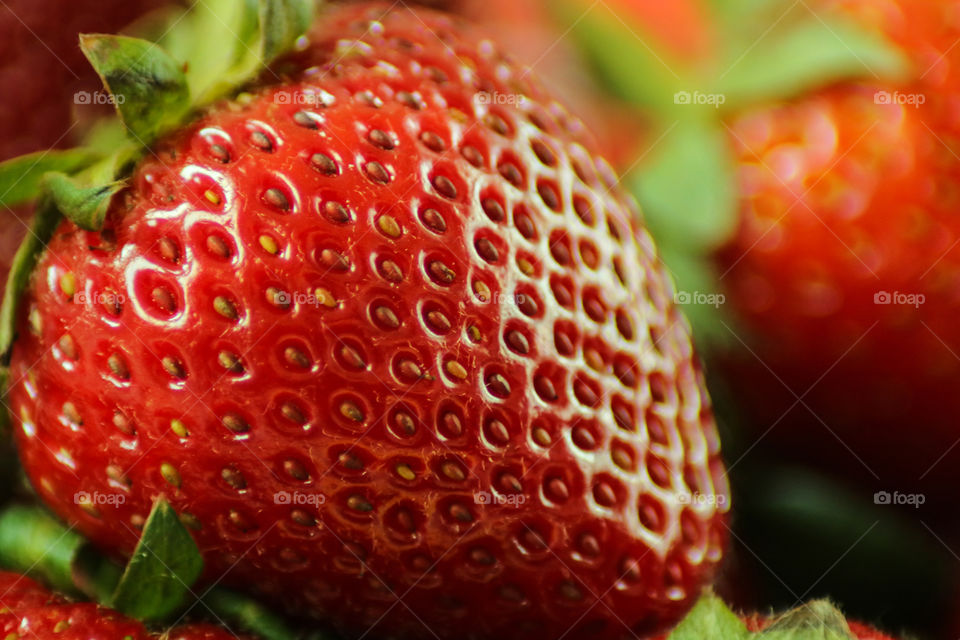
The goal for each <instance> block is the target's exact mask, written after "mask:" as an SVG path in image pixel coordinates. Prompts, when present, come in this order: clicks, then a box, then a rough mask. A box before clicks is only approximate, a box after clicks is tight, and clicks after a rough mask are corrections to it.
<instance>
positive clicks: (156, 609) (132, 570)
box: [110, 496, 203, 621]
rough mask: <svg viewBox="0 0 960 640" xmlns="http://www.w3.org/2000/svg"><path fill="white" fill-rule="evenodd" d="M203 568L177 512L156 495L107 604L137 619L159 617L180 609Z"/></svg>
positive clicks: (199, 556) (197, 551)
mask: <svg viewBox="0 0 960 640" xmlns="http://www.w3.org/2000/svg"><path fill="white" fill-rule="evenodd" d="M202 571H203V557H202V556H201V555H200V550H199V549H198V548H197V544H196V542H194V540H193V537H192V536H191V535H190V533H189V532H188V531H187V529H186V527H185V526H184V525H183V523H182V522H180V518H179V517H178V516H177V513H176V512H175V511H174V510H173V507H171V506H170V503H169V502H167V500H166V498H164V497H163V496H160V497H159V498H157V500H156V502H154V505H153V509H152V510H151V512H150V516H149V517H148V518H147V522H146V524H145V525H144V527H143V533H142V534H141V535H140V542H139V543H137V548H136V549H135V550H134V552H133V556H132V557H131V558H130V562H129V563H128V564H127V566H126V569H124V571H123V576H121V578H120V583H119V584H118V585H117V588H116V591H114V593H113V597H112V598H111V602H110V605H111V606H112V607H113V608H115V609H117V610H118V611H120V612H121V613H125V614H127V615H129V616H131V617H134V618H137V619H139V620H148V621H149V620H163V619H164V618H166V617H167V616H169V615H170V614H172V613H173V612H175V611H177V610H178V609H180V608H182V607H183V606H184V605H185V604H186V602H187V599H188V597H189V596H190V595H191V591H190V588H191V587H192V586H193V584H194V582H195V581H196V580H197V578H199V577H200V573H201V572H202Z"/></svg>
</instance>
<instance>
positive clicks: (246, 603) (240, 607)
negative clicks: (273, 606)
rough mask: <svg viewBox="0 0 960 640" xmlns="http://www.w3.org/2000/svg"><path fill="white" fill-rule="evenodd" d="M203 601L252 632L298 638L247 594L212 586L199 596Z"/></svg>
mask: <svg viewBox="0 0 960 640" xmlns="http://www.w3.org/2000/svg"><path fill="white" fill-rule="evenodd" d="M203 602H204V604H206V606H207V607H209V608H210V610H211V611H213V612H214V613H215V614H216V615H217V617H219V618H222V619H224V620H229V621H230V622H231V623H232V625H231V626H234V627H237V628H238V629H241V630H243V631H246V632H249V633H252V634H255V635H256V636H257V637H258V638H263V639H264V640H298V638H300V635H299V634H297V633H294V632H293V631H291V630H290V629H289V628H288V627H287V624H286V622H284V620H283V618H282V617H280V616H278V615H276V614H275V613H273V612H272V611H271V610H269V609H267V608H266V607H264V606H263V605H261V604H260V603H258V602H256V601H254V600H251V599H250V598H249V596H246V595H243V594H240V593H237V592H236V591H230V590H227V589H214V590H212V591H210V592H208V593H206V594H204V596H203ZM312 638H313V639H315V640H334V637H333V636H330V635H326V634H317V635H315V636H313V637H312Z"/></svg>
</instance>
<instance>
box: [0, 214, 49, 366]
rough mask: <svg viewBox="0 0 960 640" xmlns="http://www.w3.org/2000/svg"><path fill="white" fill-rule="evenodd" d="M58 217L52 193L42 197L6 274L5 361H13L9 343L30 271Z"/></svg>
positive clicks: (0, 337) (1, 349)
mask: <svg viewBox="0 0 960 640" xmlns="http://www.w3.org/2000/svg"><path fill="white" fill-rule="evenodd" d="M59 221H60V212H59V211H58V210H57V207H56V205H54V204H53V202H52V200H51V199H50V198H49V197H44V198H42V199H41V200H40V203H39V204H38V206H37V209H36V211H35V212H34V216H33V224H32V225H31V227H30V231H29V232H28V233H27V236H26V238H24V240H23V242H22V243H21V244H20V246H19V247H18V248H17V253H16V254H14V257H13V263H12V264H11V265H10V273H9V274H7V287H6V289H5V290H4V292H3V304H2V305H0V358H2V361H3V364H4V365H6V364H7V363H9V361H10V347H11V346H12V345H13V339H14V335H15V332H16V321H17V311H18V309H19V307H20V300H21V299H22V297H23V293H24V291H25V290H26V288H27V285H28V284H29V282H30V274H31V273H33V268H34V267H35V266H36V264H37V259H38V258H39V257H40V253H41V252H42V251H43V250H44V248H45V247H46V246H47V242H49V241H50V238H51V237H53V231H54V229H56V227H57V223H58V222H59Z"/></svg>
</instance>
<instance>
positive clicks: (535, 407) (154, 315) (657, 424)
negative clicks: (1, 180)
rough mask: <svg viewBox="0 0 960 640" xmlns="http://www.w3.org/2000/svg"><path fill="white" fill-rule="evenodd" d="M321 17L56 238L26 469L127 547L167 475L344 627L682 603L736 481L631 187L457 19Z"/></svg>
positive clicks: (700, 580)
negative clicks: (241, 93) (93, 220)
mask: <svg viewBox="0 0 960 640" xmlns="http://www.w3.org/2000/svg"><path fill="white" fill-rule="evenodd" d="M371 19H373V21H371ZM310 41H311V44H310V45H309V46H308V47H307V48H306V49H305V50H304V51H303V52H302V53H300V54H298V56H296V57H295V58H293V59H291V60H288V61H287V62H286V63H285V64H280V65H278V66H277V69H278V70H279V69H285V70H286V71H285V72H284V73H285V74H286V75H285V76H284V77H283V80H282V82H280V84H277V85H274V86H265V87H262V88H260V89H254V90H252V93H251V95H250V96H249V97H248V98H246V99H244V100H243V101H242V102H237V103H232V104H223V105H221V106H219V107H217V108H215V109H213V110H211V111H210V112H209V113H207V114H206V115H205V116H203V117H202V118H200V119H199V120H198V121H196V122H194V123H193V124H191V125H189V126H187V127H185V128H183V129H182V130H181V131H179V132H177V133H175V134H174V135H172V136H170V137H168V138H167V139H165V140H163V141H161V142H160V143H158V144H156V145H155V146H154V151H155V154H154V155H151V156H149V157H148V158H147V159H145V160H144V161H142V162H141V163H140V164H139V166H138V167H137V168H136V169H135V171H134V175H133V176H132V178H131V180H130V187H129V188H128V189H127V190H126V191H125V192H124V193H123V194H122V196H120V197H118V198H117V201H116V202H115V203H114V204H115V206H114V207H113V208H112V209H111V211H110V214H109V217H108V219H109V222H108V228H107V229H106V230H105V231H103V232H102V233H88V232H83V231H80V230H78V229H77V228H76V227H74V226H73V225H71V224H69V223H64V224H62V225H61V227H60V228H59V230H58V232H57V233H56V235H55V237H54V238H53V240H52V241H51V242H50V244H49V248H48V251H47V252H46V253H45V254H44V255H43V257H42V258H41V260H40V263H39V266H38V268H37V270H36V272H35V274H34V278H33V281H32V288H31V290H30V292H29V294H28V298H27V300H26V301H25V305H24V306H25V313H23V315H22V318H21V322H20V325H19V329H20V335H21V339H20V341H19V343H18V344H17V345H16V347H15V352H14V356H13V360H12V363H11V380H13V381H14V383H13V384H12V388H11V391H10V401H11V406H12V408H13V413H14V414H15V415H16V416H17V417H18V429H17V438H18V442H19V446H20V453H21V458H22V462H23V465H24V468H25V469H26V471H27V473H28V475H29V476H30V478H31V480H32V482H33V484H34V486H35V487H36V488H37V491H38V493H39V495H40V496H41V497H42V498H43V500H44V501H45V502H46V503H47V504H48V505H50V506H51V507H52V508H53V509H54V510H55V511H56V512H57V513H59V514H60V515H61V516H63V517H64V518H65V519H67V520H68V521H69V522H70V523H71V524H74V525H76V526H77V527H78V529H79V530H81V531H82V532H84V533H85V534H86V535H88V536H89V537H90V538H91V539H92V540H94V541H95V542H96V543H98V544H99V545H100V546H101V547H103V548H105V549H113V550H116V551H119V552H129V551H130V550H131V549H132V548H133V547H134V545H135V543H136V540H137V536H138V532H137V527H138V526H140V525H141V524H142V523H143V519H144V517H145V516H146V515H147V513H148V512H149V510H150V506H151V504H152V502H153V500H154V499H155V498H156V497H157V496H158V495H160V494H166V496H167V497H168V498H169V500H170V502H171V504H172V505H173V506H174V507H175V508H176V509H177V511H178V512H180V513H181V514H182V516H183V518H184V520H185V522H187V523H188V524H189V525H190V526H192V527H193V529H194V535H195V538H196V540H197V542H198V544H199V546H200V548H201V550H202V551H203V553H204V555H205V560H206V563H207V569H208V573H207V575H208V578H211V579H220V578H221V576H222V575H223V574H224V573H228V575H227V576H226V577H225V578H224V582H225V583H227V584H233V585H239V586H244V587H247V588H250V589H255V590H257V591H258V592H260V593H261V594H263V595H265V596H267V597H269V598H271V599H272V600H273V601H275V602H278V603H280V604H282V605H285V606H286V607H287V608H288V609H289V610H290V611H292V612H294V613H296V614H298V615H302V616H313V617H316V618H322V619H325V620H329V621H330V622H332V623H333V624H335V625H336V626H337V627H339V628H340V629H342V630H344V631H346V632H348V633H350V634H360V633H365V632H367V631H371V632H372V633H373V634H374V635H377V634H381V633H383V632H384V629H389V630H390V633H391V634H392V635H394V636H397V637H422V636H423V635H424V634H426V633H428V632H427V630H426V629H425V628H424V626H427V627H428V628H429V630H430V633H431V635H435V636H437V637H440V638H453V637H457V638H461V637H464V636H465V635H466V637H495V636H496V637H503V638H521V637H522V638H529V637H537V638H543V639H549V638H559V637H567V638H580V637H590V638H597V639H604V638H620V637H622V636H623V635H624V634H628V632H630V631H632V632H634V633H638V634H646V633H648V632H651V631H654V630H657V629H662V628H665V627H666V626H668V625H670V624H672V623H674V622H676V620H678V619H679V617H680V616H681V615H682V614H683V612H684V611H685V610H686V609H687V608H689V606H690V605H691V603H692V601H693V599H695V598H696V597H697V595H698V594H699V591H700V588H701V586H702V585H703V584H704V583H705V582H707V581H709V580H710V578H711V577H712V575H713V572H714V569H715V567H716V565H717V563H718V562H719V561H720V559H721V555H722V548H723V543H724V538H725V535H724V533H725V526H724V521H723V514H724V512H725V511H726V509H727V504H728V503H727V489H726V480H725V475H724V470H723V465H722V462H721V460H720V456H719V443H718V440H717V435H716V430H715V426H714V421H713V417H712V414H711V410H710V404H709V400H708V398H707V395H706V393H705V391H704V388H703V384H702V375H701V373H700V371H699V368H698V366H697V364H696V362H695V359H694V356H693V354H692V349H691V345H690V338H689V335H688V329H687V326H686V323H685V321H684V320H683V319H682V317H681V316H680V314H679V312H678V311H677V310H676V309H675V308H674V307H673V306H672V304H671V298H672V291H671V286H670V284H669V281H668V279H667V277H666V276H665V274H664V272H663V270H662V268H661V266H660V264H659V262H658V259H657V257H656V254H655V250H654V248H653V246H652V243H651V240H650V237H649V235H648V234H647V233H646V232H645V231H644V230H643V229H640V228H636V226H635V225H636V223H635V222H632V220H633V219H634V218H633V217H632V216H631V206H632V205H631V203H630V200H629V199H628V198H627V196H625V195H624V193H623V192H622V191H621V190H620V188H619V187H618V186H617V185H616V178H615V177H614V176H613V175H612V172H611V171H610V170H609V168H608V167H607V165H606V164H605V163H604V162H603V161H602V160H598V159H596V158H594V157H593V155H592V153H591V149H592V148H593V144H592V143H591V142H590V140H589V138H588V136H587V135H586V133H585V132H584V131H583V130H582V128H581V127H580V126H579V125H578V124H577V121H576V120H575V119H573V118H572V117H571V116H570V115H569V114H568V113H567V112H566V111H565V110H564V109H563V108H562V107H560V106H559V105H558V104H557V103H555V102H553V101H551V100H549V99H548V98H547V96H546V95H545V94H544V93H543V92H542V91H541V90H540V89H539V88H538V87H537V86H536V85H535V84H533V83H532V82H531V81H530V80H529V78H528V76H527V74H526V72H524V71H520V70H518V69H516V68H515V67H513V66H512V65H511V64H510V63H509V62H508V61H507V60H506V59H505V58H504V57H503V56H501V55H500V54H499V53H498V52H497V49H496V48H495V47H494V46H493V45H491V44H490V43H489V41H486V40H478V39H476V38H475V37H474V36H473V35H471V34H470V32H469V30H468V29H467V28H466V27H464V26H463V25H461V24H460V23H457V22H455V21H453V20H452V19H451V18H448V17H445V16H442V15H440V14H436V13H432V12H422V13H414V12H412V11H411V10H409V9H394V10H389V9H388V6H387V5H377V4H374V5H364V6H360V7H354V6H347V7H339V8H334V9H333V10H332V11H331V12H330V13H328V14H326V15H325V16H323V18H322V19H321V20H320V21H319V22H318V24H317V27H316V29H315V31H314V32H313V33H312V34H311V36H310ZM269 77H270V78H271V79H273V78H274V76H272V75H270V76H269ZM273 81H274V82H277V80H275V79H274V80H273ZM487 96H502V97H504V98H505V99H504V100H498V101H497V102H498V103H497V104H493V105H491V104H488V103H489V102H490V100H488V99H487V98H486V97H487ZM521 96H522V98H523V99H519V98H520V97H521ZM79 491H85V492H87V495H89V496H96V495H118V494H119V495H122V496H123V497H124V500H122V501H121V500H113V501H107V500H102V501H99V502H96V501H85V500H75V495H76V493H77V492H79ZM465 629H469V631H466V632H465Z"/></svg>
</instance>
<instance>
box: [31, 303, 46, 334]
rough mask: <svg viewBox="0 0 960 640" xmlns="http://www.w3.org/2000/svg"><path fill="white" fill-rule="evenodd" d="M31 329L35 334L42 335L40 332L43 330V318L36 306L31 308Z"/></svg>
mask: <svg viewBox="0 0 960 640" xmlns="http://www.w3.org/2000/svg"><path fill="white" fill-rule="evenodd" d="M29 319H30V331H32V332H33V334H34V335H40V332H41V331H43V320H42V319H41V318H40V310H39V309H37V308H36V307H34V308H33V309H30V318H29Z"/></svg>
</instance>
